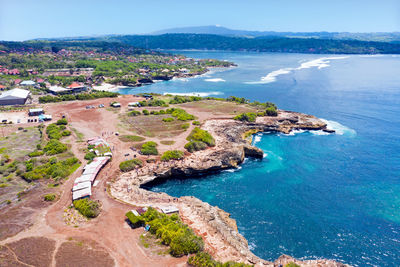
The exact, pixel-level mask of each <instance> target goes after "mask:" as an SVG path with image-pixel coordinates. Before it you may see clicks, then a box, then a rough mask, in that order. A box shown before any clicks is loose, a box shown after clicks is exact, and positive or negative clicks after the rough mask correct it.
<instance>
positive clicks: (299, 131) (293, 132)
mask: <svg viewBox="0 0 400 267" xmlns="http://www.w3.org/2000/svg"><path fill="white" fill-rule="evenodd" d="M304 132H305V131H304V130H292V131H291V132H290V133H288V134H284V133H282V135H285V136H294V135H296V134H301V133H304Z"/></svg>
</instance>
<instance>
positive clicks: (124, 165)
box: [119, 159, 143, 172]
mask: <svg viewBox="0 0 400 267" xmlns="http://www.w3.org/2000/svg"><path fill="white" fill-rule="evenodd" d="M142 165H143V162H142V161H141V160H140V159H131V160H126V161H123V162H121V163H120V164H119V169H120V170H121V171H123V172H129V171H131V170H133V169H135V167H136V166H140V167H141V166H142Z"/></svg>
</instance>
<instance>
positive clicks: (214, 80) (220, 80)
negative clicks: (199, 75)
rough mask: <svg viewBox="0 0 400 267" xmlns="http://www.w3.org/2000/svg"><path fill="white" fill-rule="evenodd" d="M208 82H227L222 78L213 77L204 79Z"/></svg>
mask: <svg viewBox="0 0 400 267" xmlns="http://www.w3.org/2000/svg"><path fill="white" fill-rule="evenodd" d="M204 80H205V81H206V82H212V83H219V82H226V81H225V80H224V79H222V78H212V79H204Z"/></svg>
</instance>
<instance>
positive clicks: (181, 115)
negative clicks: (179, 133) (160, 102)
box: [166, 108, 195, 121]
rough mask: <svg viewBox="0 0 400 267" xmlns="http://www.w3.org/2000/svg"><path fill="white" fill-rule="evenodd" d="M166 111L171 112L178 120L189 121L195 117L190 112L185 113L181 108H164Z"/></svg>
mask: <svg viewBox="0 0 400 267" xmlns="http://www.w3.org/2000/svg"><path fill="white" fill-rule="evenodd" d="M166 113H168V114H171V115H172V116H173V117H175V118H176V119H177V120H179V121H191V120H194V119H195V117H194V116H193V115H192V114H189V113H187V112H186V111H185V110H184V109H181V108H170V109H167V110H166Z"/></svg>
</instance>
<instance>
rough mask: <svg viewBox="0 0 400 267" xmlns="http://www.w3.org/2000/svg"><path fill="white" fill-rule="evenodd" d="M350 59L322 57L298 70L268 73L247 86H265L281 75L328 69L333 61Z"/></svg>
mask: <svg viewBox="0 0 400 267" xmlns="http://www.w3.org/2000/svg"><path fill="white" fill-rule="evenodd" d="M346 58H349V57H348V56H343V57H322V58H318V59H313V60H310V61H306V62H303V63H301V64H300V66H299V67H297V68H283V69H279V70H274V71H272V72H270V73H268V74H267V75H266V76H264V77H262V78H261V80H260V81H257V82H245V83H246V84H265V83H273V82H275V81H276V80H277V77H278V76H280V75H284V74H289V73H292V72H293V71H296V70H302V69H310V68H318V69H322V68H327V67H329V66H330V64H329V63H330V61H331V60H338V59H346Z"/></svg>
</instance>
